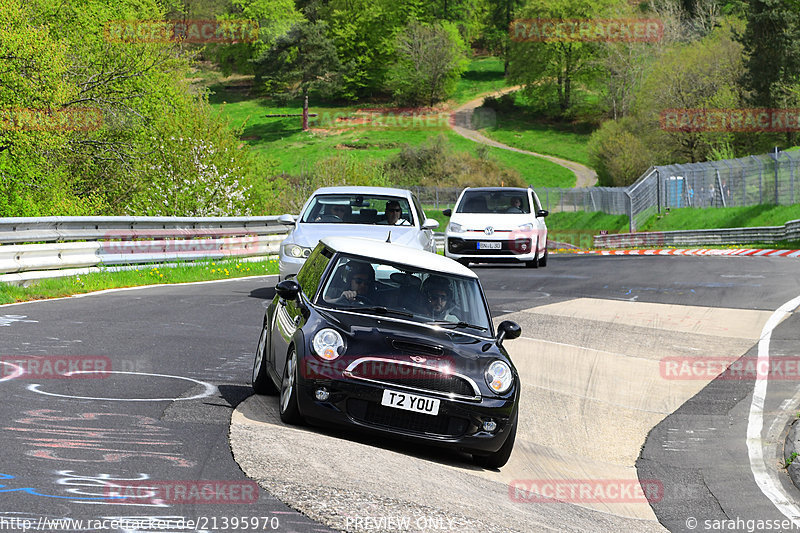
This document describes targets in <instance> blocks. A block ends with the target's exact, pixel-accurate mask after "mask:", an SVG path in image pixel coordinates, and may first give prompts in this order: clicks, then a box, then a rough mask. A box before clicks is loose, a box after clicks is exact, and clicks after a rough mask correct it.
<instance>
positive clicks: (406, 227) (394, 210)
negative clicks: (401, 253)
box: [278, 187, 439, 280]
mask: <svg viewBox="0 0 800 533" xmlns="http://www.w3.org/2000/svg"><path fill="white" fill-rule="evenodd" d="M279 220H280V221H281V222H282V223H283V224H286V225H287V226H291V227H290V230H289V235H288V236H287V237H286V239H285V240H284V241H283V242H282V243H281V247H280V252H279V262H278V267H279V273H280V279H282V280H283V279H286V278H288V277H289V276H293V275H295V274H297V272H298V271H299V270H300V267H301V266H303V263H305V260H306V259H307V258H308V256H309V255H310V254H311V251H312V250H313V249H314V247H315V246H316V245H317V243H318V242H319V241H320V239H322V238H324V237H344V236H347V237H366V238H368V239H375V240H379V241H387V240H388V241H390V242H393V243H398V244H403V245H405V246H410V247H412V248H418V249H420V250H427V251H429V252H433V253H435V252H436V241H435V240H434V237H433V230H434V229H436V228H438V227H439V223H438V222H437V221H436V220H434V219H431V218H426V217H425V213H424V212H423V211H422V206H420V204H419V200H417V198H416V196H414V194H413V193H412V192H411V191H409V190H406V189H392V188H384V187H323V188H321V189H317V190H316V191H314V193H313V194H312V195H311V197H310V198H309V199H308V200H307V201H306V203H305V205H304V206H303V209H302V210H301V211H300V215H299V216H298V217H297V219H296V220H295V218H294V216H292V215H282V216H281V217H280V219H279Z"/></svg>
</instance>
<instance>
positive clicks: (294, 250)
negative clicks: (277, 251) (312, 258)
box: [283, 244, 311, 258]
mask: <svg viewBox="0 0 800 533" xmlns="http://www.w3.org/2000/svg"><path fill="white" fill-rule="evenodd" d="M283 253H284V254H285V255H288V256H289V257H296V258H300V257H308V256H309V255H311V248H304V247H302V246H298V245H296V244H287V245H285V246H284V247H283Z"/></svg>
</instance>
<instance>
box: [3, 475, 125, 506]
mask: <svg viewBox="0 0 800 533" xmlns="http://www.w3.org/2000/svg"><path fill="white" fill-rule="evenodd" d="M6 479H15V478H14V476H11V475H9V474H3V473H0V480H6ZM5 487H6V486H5V485H2V484H0V493H2V492H24V493H26V494H30V495H31V496H43V497H45V498H58V499H60V500H95V501H96V500H117V499H124V496H107V497H106V496H102V497H99V498H90V497H85V496H56V495H54V494H42V493H41V492H37V491H36V489H34V488H32V487H20V488H17V489H7V488H5Z"/></svg>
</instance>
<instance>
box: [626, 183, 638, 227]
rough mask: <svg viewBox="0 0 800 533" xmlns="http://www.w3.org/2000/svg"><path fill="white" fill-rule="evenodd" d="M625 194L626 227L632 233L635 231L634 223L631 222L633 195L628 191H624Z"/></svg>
mask: <svg viewBox="0 0 800 533" xmlns="http://www.w3.org/2000/svg"><path fill="white" fill-rule="evenodd" d="M625 195H626V196H627V197H628V229H629V230H630V232H631V233H633V232H634V231H636V225H635V224H634V222H633V196H631V193H630V192H628V191H625Z"/></svg>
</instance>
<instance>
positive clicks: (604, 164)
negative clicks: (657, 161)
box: [588, 119, 654, 187]
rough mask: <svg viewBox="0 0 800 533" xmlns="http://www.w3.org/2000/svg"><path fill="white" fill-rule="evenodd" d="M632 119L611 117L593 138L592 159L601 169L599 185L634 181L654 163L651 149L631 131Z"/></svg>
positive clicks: (590, 147) (624, 184) (620, 184)
mask: <svg viewBox="0 0 800 533" xmlns="http://www.w3.org/2000/svg"><path fill="white" fill-rule="evenodd" d="M628 123H629V121H628V120H626V119H622V120H609V121H607V122H605V123H604V124H603V125H602V126H600V128H599V129H598V130H597V131H595V132H594V133H592V136H591V137H590V139H589V146H588V151H589V161H590V163H591V166H592V168H594V169H595V170H597V178H598V184H599V185H602V186H605V187H624V186H626V185H630V184H631V183H633V182H634V181H636V180H637V179H638V178H639V176H641V175H642V173H643V172H644V171H645V170H647V169H648V168H649V167H650V165H651V164H653V163H652V161H653V160H654V159H653V155H652V154H651V152H650V150H649V149H648V147H647V146H646V145H645V144H644V143H643V142H642V141H641V140H640V139H639V137H638V136H637V135H634V134H633V133H632V132H631V131H629V128H628V125H629V124H628Z"/></svg>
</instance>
